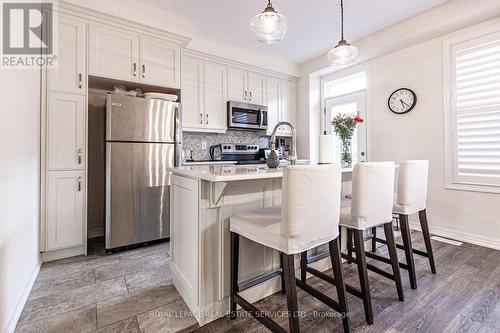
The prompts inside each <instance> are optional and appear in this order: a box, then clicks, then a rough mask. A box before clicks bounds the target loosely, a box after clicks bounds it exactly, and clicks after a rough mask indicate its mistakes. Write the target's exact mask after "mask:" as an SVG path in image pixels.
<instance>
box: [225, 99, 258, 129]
mask: <svg viewBox="0 0 500 333" xmlns="http://www.w3.org/2000/svg"><path fill="white" fill-rule="evenodd" d="M227 120H228V127H229V128H239V129H247V130H265V129H267V106H265V105H257V104H249V103H243V102H235V101H229V102H227Z"/></svg>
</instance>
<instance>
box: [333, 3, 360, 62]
mask: <svg viewBox="0 0 500 333" xmlns="http://www.w3.org/2000/svg"><path fill="white" fill-rule="evenodd" d="M340 30H341V39H340V41H339V42H338V44H337V46H335V47H334V48H333V49H332V50H330V52H328V55H327V57H328V61H330V64H332V65H338V66H345V65H349V64H352V63H353V62H354V60H356V57H357V56H358V48H357V47H356V46H353V45H351V44H349V43H347V42H346V41H345V39H344V0H340Z"/></svg>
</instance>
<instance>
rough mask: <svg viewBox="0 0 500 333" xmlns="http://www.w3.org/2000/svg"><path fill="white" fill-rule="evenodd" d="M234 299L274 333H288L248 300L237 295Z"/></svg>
mask: <svg viewBox="0 0 500 333" xmlns="http://www.w3.org/2000/svg"><path fill="white" fill-rule="evenodd" d="M233 297H234V301H235V302H236V304H238V305H240V306H241V307H242V308H243V309H245V310H246V311H248V312H249V313H250V314H251V315H252V317H254V318H255V319H257V320H258V321H259V322H260V323H261V324H262V325H264V326H266V327H267V328H269V329H270V330H271V331H272V332H277V333H287V331H286V330H285V329H284V328H283V327H281V326H280V325H278V324H277V323H276V322H275V321H274V320H272V319H271V318H270V317H269V316H268V315H267V314H266V313H265V312H264V311H261V310H259V309H257V308H256V307H255V306H253V305H252V304H250V303H249V302H248V301H247V300H246V299H244V298H243V297H241V296H240V295H238V294H235V295H234V296H233Z"/></svg>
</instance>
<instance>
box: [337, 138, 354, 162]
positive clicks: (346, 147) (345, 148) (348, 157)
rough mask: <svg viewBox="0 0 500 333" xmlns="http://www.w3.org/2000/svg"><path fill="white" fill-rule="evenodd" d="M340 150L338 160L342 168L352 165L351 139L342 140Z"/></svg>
mask: <svg viewBox="0 0 500 333" xmlns="http://www.w3.org/2000/svg"><path fill="white" fill-rule="evenodd" d="M341 142H342V144H341V148H340V149H341V150H340V162H341V165H342V167H343V168H350V167H352V140H351V139H348V140H342V141H341Z"/></svg>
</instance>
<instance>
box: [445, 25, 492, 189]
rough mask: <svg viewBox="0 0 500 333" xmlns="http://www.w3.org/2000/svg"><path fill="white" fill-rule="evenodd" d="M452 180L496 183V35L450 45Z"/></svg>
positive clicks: (487, 184) (483, 184)
mask: <svg viewBox="0 0 500 333" xmlns="http://www.w3.org/2000/svg"><path fill="white" fill-rule="evenodd" d="M452 62H453V72H454V73H453V75H452V76H453V78H454V79H453V80H452V81H453V82H452V100H451V102H452V105H451V107H452V117H451V120H452V122H453V124H452V127H453V129H452V134H453V150H454V151H453V164H454V168H453V169H454V170H453V181H454V182H455V183H459V184H471V185H476V186H500V34H495V35H488V36H484V37H481V38H476V39H473V40H468V41H466V42H462V43H459V44H456V45H453V47H452Z"/></svg>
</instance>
